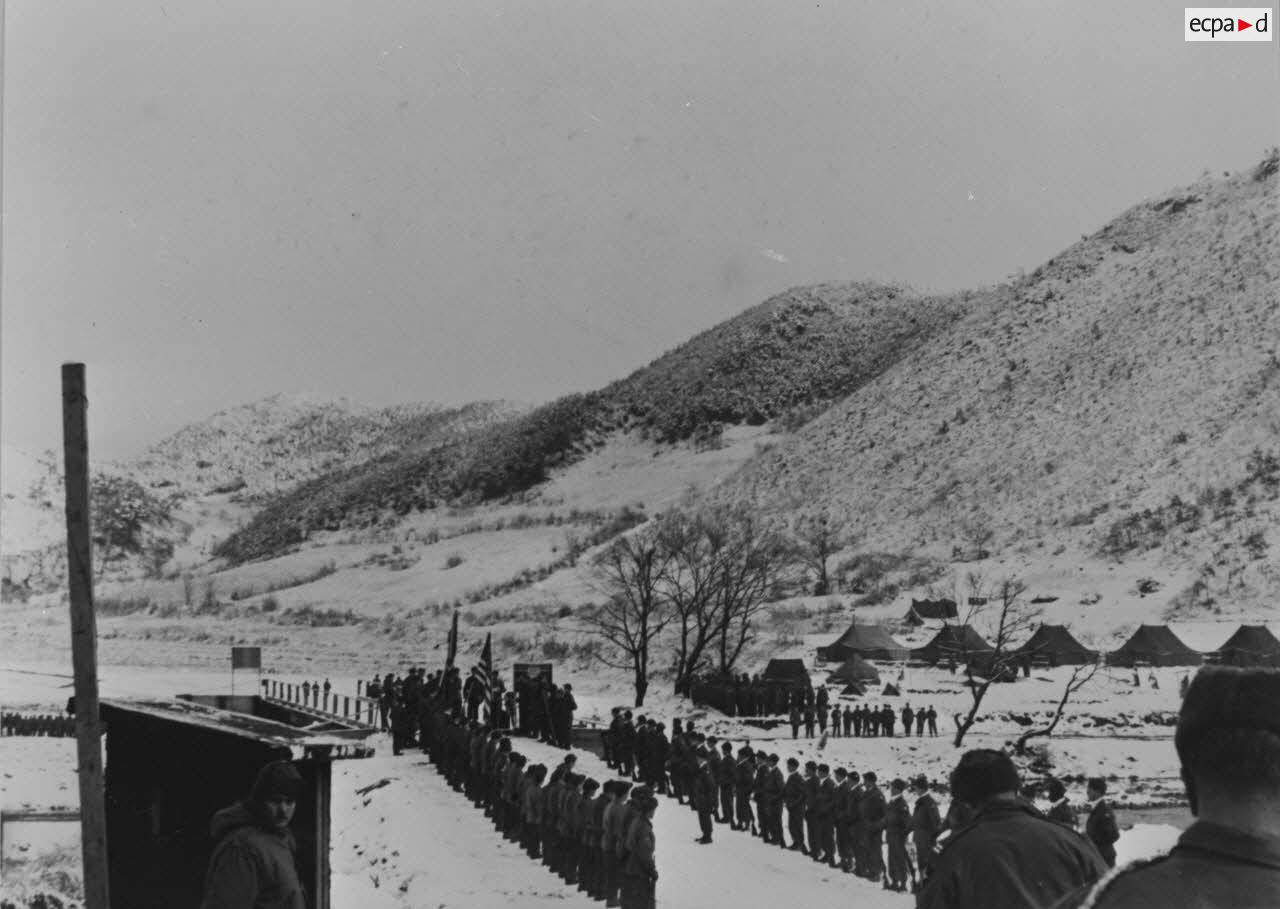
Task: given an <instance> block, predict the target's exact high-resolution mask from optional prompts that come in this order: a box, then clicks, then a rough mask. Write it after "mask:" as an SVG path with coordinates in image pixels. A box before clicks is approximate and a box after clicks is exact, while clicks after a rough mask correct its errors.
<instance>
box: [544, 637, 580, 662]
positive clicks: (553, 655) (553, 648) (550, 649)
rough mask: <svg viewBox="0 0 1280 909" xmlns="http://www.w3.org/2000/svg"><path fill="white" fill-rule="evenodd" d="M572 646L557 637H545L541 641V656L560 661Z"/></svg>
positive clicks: (570, 650)
mask: <svg viewBox="0 0 1280 909" xmlns="http://www.w3.org/2000/svg"><path fill="white" fill-rule="evenodd" d="M572 650H573V648H572V646H571V645H570V644H569V643H568V642H566V641H562V640H560V639H559V638H545V639H544V640H543V641H542V658H543V659H544V660H551V661H553V662H561V661H563V660H564V659H565V658H566V657H568V656H569V654H570V653H571V652H572Z"/></svg>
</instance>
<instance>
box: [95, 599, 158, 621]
mask: <svg viewBox="0 0 1280 909" xmlns="http://www.w3.org/2000/svg"><path fill="white" fill-rule="evenodd" d="M153 606H154V604H153V603H152V602H151V598H150V597H145V596H143V597H95V598H94V600H93V611H94V612H95V613H97V614H98V615H101V616H117V615H133V614H134V613H136V612H147V611H148V610H150V609H152V608H153Z"/></svg>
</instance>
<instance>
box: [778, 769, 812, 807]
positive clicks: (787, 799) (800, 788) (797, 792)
mask: <svg viewBox="0 0 1280 909" xmlns="http://www.w3.org/2000/svg"><path fill="white" fill-rule="evenodd" d="M806 801H807V793H806V792H805V785H804V777H802V776H801V775H800V774H798V773H792V774H791V775H789V776H788V777H787V783H786V785H785V786H784V787H783V789H782V802H783V804H785V805H786V806H787V810H788V811H804V803H805V802H806Z"/></svg>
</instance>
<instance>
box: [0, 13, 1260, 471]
mask: <svg viewBox="0 0 1280 909" xmlns="http://www.w3.org/2000/svg"><path fill="white" fill-rule="evenodd" d="M5 13H6V15H5V33H4V41H5V47H4V51H5V54H4V83H3V100H4V124H3V125H4V131H3V178H4V235H3V276H2V286H0V289H2V293H3V297H2V299H0V305H2V307H3V312H2V316H0V318H2V320H3V321H2V324H0V327H2V331H0V348H2V349H0V354H2V356H3V366H2V368H3V375H2V381H3V387H2V389H0V394H2V396H3V402H2V403H3V416H2V420H3V422H2V426H0V432H3V436H4V440H5V441H6V442H8V443H11V444H14V445H18V446H20V447H26V448H33V449H38V448H44V447H52V446H56V445H59V444H60V416H59V407H60V397H59V388H58V382H59V370H58V367H59V364H60V363H61V362H63V361H64V360H83V361H84V362H86V363H87V364H88V377H89V386H90V401H91V406H90V415H91V424H90V438H91V443H92V444H93V446H94V449H95V454H97V455H99V456H106V455H113V456H119V455H125V454H129V453H132V452H134V451H136V450H139V449H140V448H142V447H144V446H145V445H146V444H148V443H150V442H153V441H155V440H158V439H159V438H160V437H162V436H163V435H165V434H167V433H169V432H171V431H173V430H174V429H176V428H178V427H179V426H181V425H182V424H184V423H187V422H191V421H194V420H198V419H202V418H204V417H206V416H208V415H209V414H211V413H213V412H214V411H216V410H220V409H222V408H225V407H229V406H233V405H236V404H240V403H245V402H248V401H251V400H254V399H257V398H261V397H264V396H266V395H269V394H272V393H275V392H281V391H284V392H305V393H313V394H318V395H322V396H346V397H350V398H353V399H356V400H360V401H365V402H369V403H374V404H383V403H393V402H400V401H421V400H436V401H442V402H462V401H467V400H473V399H478V398H508V399H514V400H524V401H541V400H548V399H550V398H552V397H554V396H556V395H559V394H562V393H565V392H569V391H575V390H584V389H587V388H593V387H597V386H599V385H601V384H603V383H605V382H607V381H609V380H611V379H614V378H617V377H619V376H622V375H625V374H626V373H628V372H630V371H631V370H633V369H635V368H638V367H640V366H643V365H644V364H645V363H647V362H649V361H650V360H651V359H653V358H654V357H656V356H658V355H659V354H661V353H662V352H663V351H664V350H667V349H669V348H670V347H672V346H674V345H676V344H678V343H680V342H681V341H683V340H685V339H686V338H687V337H689V336H690V335H691V334H693V333H695V332H697V331H700V330H702V329H705V328H708V327H710V326H712V325H714V324H715V323H717V322H719V321H721V320H723V319H725V318H727V317H729V316H731V315H733V314H735V313H738V312H741V311H742V310H744V309H746V308H747V307H749V306H751V305H754V304H755V303H758V302H760V301H762V300H763V299H765V298H766V297H768V296H769V295H770V294H773V293H776V292H778V291H780V290H783V289H785V288H787V287H790V286H793V285H798V284H809V283H816V282H821V281H830V280H847V279H874V280H883V281H894V282H903V283H907V284H909V285H912V286H914V287H916V288H919V289H922V290H935V289H936V290H950V289H958V288H965V287H977V286H980V285H984V284H992V283H996V282H999V281H1001V280H1003V279H1005V278H1006V277H1008V276H1009V275H1010V274H1012V273H1014V272H1016V271H1017V270H1018V269H1020V268H1025V269H1027V270H1031V269H1033V268H1035V267H1036V266H1037V265H1038V264H1040V263H1041V262H1043V261H1044V260H1045V259H1047V258H1049V257H1050V256H1052V255H1054V254H1055V253H1056V252H1058V251H1059V250H1061V249H1062V248H1063V247H1065V246H1067V245H1068V244H1070V243H1072V242H1073V241H1075V240H1077V239H1078V238H1079V236H1080V235H1081V234H1082V233H1086V232H1092V231H1094V230H1096V229H1097V228H1098V227H1100V226H1101V225H1102V224H1103V223H1105V222H1106V221H1108V220H1110V219H1111V218H1112V217H1114V216H1116V215H1118V214H1119V213H1120V212H1121V211H1123V210H1124V209H1125V208H1127V207H1128V206H1129V205H1131V204H1134V203H1136V202H1139V201H1141V200H1142V199H1143V198H1144V197H1145V196H1149V195H1153V194H1157V193H1160V192H1163V191H1165V190H1168V189H1172V188H1174V187H1176V186H1178V185H1180V184H1184V183H1188V182H1191V181H1194V180H1195V179H1196V178H1197V177H1199V176H1200V174H1201V173H1202V172H1203V171H1204V170H1205V169H1209V170H1211V171H1213V172H1215V173H1218V172H1221V171H1223V170H1237V169H1240V168H1244V167H1248V166H1251V165H1252V164H1254V163H1255V162H1256V161H1258V160H1259V159H1260V158H1261V157H1262V155H1263V152H1264V150H1265V149H1266V148H1267V147H1268V146H1270V145H1273V144H1276V143H1277V142H1280V114H1278V113H1277V110H1280V108H1278V107H1277V105H1276V102H1275V99H1276V96H1277V95H1276V92H1277V89H1278V88H1280V79H1278V78H1277V77H1278V73H1280V69H1278V66H1277V59H1278V56H1277V49H1280V42H1272V43H1270V44H1264V43H1249V44H1239V43H1237V44H1225V43H1222V44H1208V43H1193V44H1188V43H1184V42H1183V38H1182V5H1181V4H1178V5H1174V4H1172V3H1168V2H1120V3H1115V2H1080V0H1070V2H1053V3H1050V2H1038V3H1034V4H1031V3H1025V2H1016V3H1013V2H1010V3H993V2H989V0H983V2H977V0H948V2H945V3H932V2H929V3H916V4H911V5H909V6H908V5H901V4H896V3H882V2H847V0H846V2H823V3H813V2H809V3H804V2H798V0H715V2H707V0H629V2H625V3H623V2H613V0H578V2H558V0H538V2H512V0H502V2H495V0H426V2H424V0H352V2H334V0H270V2H263V0H217V2H211V0H205V2H190V0H159V2H156V0H146V2H144V0H113V2H111V3H101V2H94V0H81V2H71V0H58V2H55V0H8V2H7V7H6V10H5ZM1272 27H1273V29H1275V28H1277V25H1276V24H1274V23H1273V26H1272Z"/></svg>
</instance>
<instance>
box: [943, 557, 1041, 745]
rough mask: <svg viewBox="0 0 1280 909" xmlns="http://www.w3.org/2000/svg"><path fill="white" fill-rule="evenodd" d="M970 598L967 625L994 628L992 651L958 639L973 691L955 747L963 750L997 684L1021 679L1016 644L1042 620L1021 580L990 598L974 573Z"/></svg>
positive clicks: (1012, 580)
mask: <svg viewBox="0 0 1280 909" xmlns="http://www.w3.org/2000/svg"><path fill="white" fill-rule="evenodd" d="M968 588H969V591H968V594H969V595H968V596H967V597H966V598H965V599H964V602H967V603H968V604H969V605H968V608H967V609H966V612H965V615H964V625H965V626H971V625H973V624H974V623H975V622H976V621H978V620H984V622H983V624H985V625H989V626H990V639H989V640H988V644H990V649H989V650H988V649H978V648H977V647H976V645H972V646H971V645H970V644H969V643H968V642H967V641H966V640H965V638H964V636H963V635H961V636H959V637H958V642H959V643H958V644H957V646H956V650H955V653H954V658H956V659H958V660H960V661H963V663H964V672H965V684H966V686H967V687H968V689H969V697H970V704H969V711H968V713H967V714H966V715H965V716H964V717H963V718H961V717H959V716H957V717H956V736H955V740H954V741H953V743H952V744H953V745H954V746H955V747H956V748H959V747H960V744H961V742H963V741H964V737H965V735H966V734H967V733H968V731H969V730H970V729H972V728H973V724H974V723H975V722H977V718H978V713H979V711H981V709H982V701H983V699H985V698H986V696H987V692H988V691H989V690H990V688H991V686H992V685H993V684H995V683H996V682H997V681H1013V680H1015V679H1016V678H1017V676H1018V669H1017V664H1018V656H1017V654H1015V653H1014V648H1013V641H1014V640H1015V639H1017V638H1021V637H1024V636H1025V634H1026V632H1028V631H1029V630H1030V629H1031V627H1032V626H1033V625H1035V624H1036V622H1037V621H1038V620H1039V617H1040V610H1038V609H1035V608H1033V607H1032V606H1030V605H1029V604H1028V603H1027V601H1026V600H1025V599H1024V596H1025V594H1026V592H1027V585H1026V584H1025V583H1024V582H1023V581H1022V580H1020V579H1019V578H1012V577H1010V578H1005V579H1004V580H1002V581H1000V582H999V583H998V584H997V585H996V586H995V588H994V589H993V590H992V591H991V592H990V593H989V594H988V593H987V592H986V591H985V590H984V588H983V582H982V576H981V575H980V574H977V573H970V574H969V576H968ZM957 599H959V597H957Z"/></svg>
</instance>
